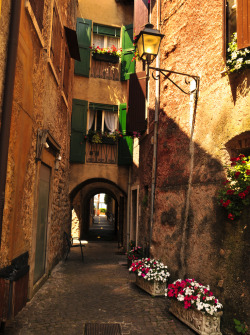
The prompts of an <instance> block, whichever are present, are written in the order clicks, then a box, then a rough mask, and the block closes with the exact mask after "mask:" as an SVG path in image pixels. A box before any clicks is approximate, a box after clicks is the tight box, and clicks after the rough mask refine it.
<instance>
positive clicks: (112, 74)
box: [90, 59, 120, 81]
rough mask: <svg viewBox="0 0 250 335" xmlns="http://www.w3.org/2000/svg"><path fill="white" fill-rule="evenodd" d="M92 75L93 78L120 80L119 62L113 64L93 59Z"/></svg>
mask: <svg viewBox="0 0 250 335" xmlns="http://www.w3.org/2000/svg"><path fill="white" fill-rule="evenodd" d="M90 76H91V77H93V78H101V79H109V80H115V81H119V80H120V72H119V63H116V64H113V63H109V62H103V61H98V60H94V59H92V63H91V72H90Z"/></svg>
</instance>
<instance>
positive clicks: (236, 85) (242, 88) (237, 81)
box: [228, 70, 250, 104]
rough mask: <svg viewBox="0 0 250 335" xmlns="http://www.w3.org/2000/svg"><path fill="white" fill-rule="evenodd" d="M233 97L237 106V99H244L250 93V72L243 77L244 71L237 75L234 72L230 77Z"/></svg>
mask: <svg viewBox="0 0 250 335" xmlns="http://www.w3.org/2000/svg"><path fill="white" fill-rule="evenodd" d="M228 79H229V83H230V87H231V92H232V97H233V101H234V104H236V100H237V97H239V96H240V97H241V98H244V97H246V95H247V94H248V92H249V86H250V71H247V70H245V71H244V76H243V75H242V71H241V72H239V73H237V72H233V73H231V74H229V75H228Z"/></svg>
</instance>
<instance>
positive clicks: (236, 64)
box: [226, 33, 250, 73]
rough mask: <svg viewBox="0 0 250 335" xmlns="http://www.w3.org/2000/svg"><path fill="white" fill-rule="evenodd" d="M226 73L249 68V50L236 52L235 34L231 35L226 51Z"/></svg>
mask: <svg viewBox="0 0 250 335" xmlns="http://www.w3.org/2000/svg"><path fill="white" fill-rule="evenodd" d="M226 64H227V73H231V72H235V71H239V70H241V69H244V68H249V67H250V49H249V48H245V49H241V50H237V33H234V34H233V35H232V40H231V43H229V44H228V49H227V63H226Z"/></svg>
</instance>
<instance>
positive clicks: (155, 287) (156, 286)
mask: <svg viewBox="0 0 250 335" xmlns="http://www.w3.org/2000/svg"><path fill="white" fill-rule="evenodd" d="M135 283H136V285H137V286H138V287H140V288H141V289H143V290H144V291H146V292H148V293H149V294H151V295H152V296H154V297H156V296H164V295H165V289H166V283H163V282H160V281H156V280H153V281H148V280H146V279H144V278H143V277H138V276H136V282H135Z"/></svg>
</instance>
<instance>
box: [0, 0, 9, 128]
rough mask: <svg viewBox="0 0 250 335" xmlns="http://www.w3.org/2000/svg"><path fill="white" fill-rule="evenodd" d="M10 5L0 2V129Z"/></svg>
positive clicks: (7, 1) (7, 0)
mask: <svg viewBox="0 0 250 335" xmlns="http://www.w3.org/2000/svg"><path fill="white" fill-rule="evenodd" d="M10 7H11V1H10V0H6V1H5V2H4V6H2V8H1V4H0V129H1V120H2V100H3V88H4V87H3V85H4V80H5V67H6V57H7V48H8V37H9V22H10Z"/></svg>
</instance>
